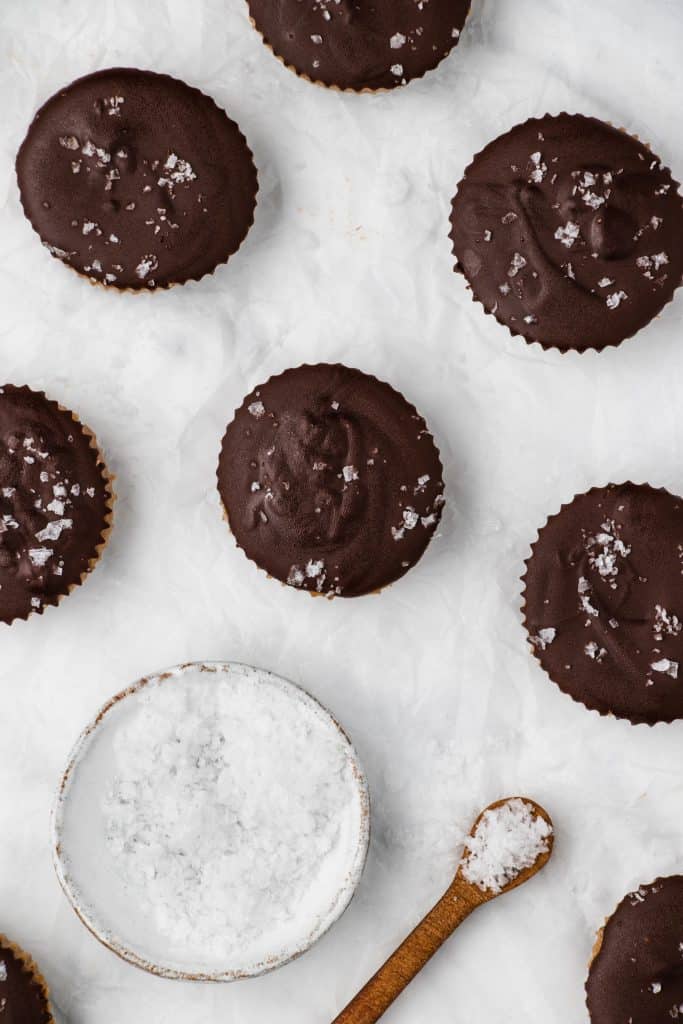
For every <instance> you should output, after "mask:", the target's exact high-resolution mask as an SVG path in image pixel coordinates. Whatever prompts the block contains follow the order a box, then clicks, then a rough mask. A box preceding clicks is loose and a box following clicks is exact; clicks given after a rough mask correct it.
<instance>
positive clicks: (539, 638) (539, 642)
mask: <svg viewBox="0 0 683 1024" xmlns="http://www.w3.org/2000/svg"><path fill="white" fill-rule="evenodd" d="M556 636H557V630H556V629H554V628H553V626H544V628H543V629H539V631H538V633H537V634H536V636H532V637H531V643H532V644H533V646H534V647H538V648H539V650H541V651H544V650H545V649H546V647H548V646H549V644H551V643H552V642H553V640H554V639H555V637H556Z"/></svg>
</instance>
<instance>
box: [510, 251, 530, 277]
mask: <svg viewBox="0 0 683 1024" xmlns="http://www.w3.org/2000/svg"><path fill="white" fill-rule="evenodd" d="M525 266H526V260H525V258H524V257H523V256H522V254H521V253H519V252H516V253H513V256H512V260H511V261H510V267H509V269H508V277H516V276H517V274H518V273H519V272H520V270H523V268H524V267H525Z"/></svg>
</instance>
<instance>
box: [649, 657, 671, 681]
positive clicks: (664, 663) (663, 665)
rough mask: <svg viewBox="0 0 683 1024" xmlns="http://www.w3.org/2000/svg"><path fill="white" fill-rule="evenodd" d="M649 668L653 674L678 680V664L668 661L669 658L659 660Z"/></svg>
mask: <svg viewBox="0 0 683 1024" xmlns="http://www.w3.org/2000/svg"><path fill="white" fill-rule="evenodd" d="M650 668H651V669H652V671H653V672H661V673H663V674H664V675H667V676H671V678H672V679H677V678H678V662H677V661H670V659H669V658H660V659H659V661H654V662H652V664H651V665H650Z"/></svg>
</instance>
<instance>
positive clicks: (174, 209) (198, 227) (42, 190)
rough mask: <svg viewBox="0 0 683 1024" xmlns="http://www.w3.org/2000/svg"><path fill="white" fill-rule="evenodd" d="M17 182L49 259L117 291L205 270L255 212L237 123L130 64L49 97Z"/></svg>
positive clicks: (205, 100)
mask: <svg viewBox="0 0 683 1024" xmlns="http://www.w3.org/2000/svg"><path fill="white" fill-rule="evenodd" d="M17 178H18V181H19V189H20V192H21V201H22V204H23V207H24V212H25V213H26V216H27V217H28V219H29V220H30V222H31V224H32V225H33V227H34V229H35V230H36V231H37V232H38V234H39V235H40V237H41V239H42V241H43V244H44V245H45V246H46V247H47V248H48V249H49V251H50V252H51V253H52V254H53V255H54V256H58V257H59V258H60V259H62V260H63V261H64V262H65V263H68V264H69V265H70V266H71V267H73V268H74V269H75V270H77V271H79V273H81V274H86V275H87V276H88V277H90V278H92V279H94V280H96V281H99V282H100V283H102V284H105V285H110V286H112V287H114V288H133V289H142V288H155V287H157V286H161V287H166V286H168V285H171V284H179V283H182V282H184V281H187V280H189V279H191V278H192V279H197V278H200V277H202V275H204V274H208V273H211V272H212V271H213V270H214V269H215V267H216V266H217V265H218V264H219V263H224V262H225V261H226V260H227V259H228V257H229V256H231V255H232V254H233V253H234V252H236V251H237V249H238V248H239V246H240V244H241V242H242V240H243V239H244V237H245V235H246V234H247V231H248V230H249V227H250V225H251V223H252V221H253V216H254V207H255V205H256V191H257V181H256V170H255V168H254V163H253V160H252V156H251V153H250V151H249V148H248V146H247V143H246V141H245V139H244V136H243V135H242V134H241V132H240V130H239V128H238V127H237V125H236V124H235V123H234V122H233V121H231V120H230V119H229V118H228V117H227V115H226V114H225V112H224V111H223V110H221V109H220V108H219V107H217V106H216V104H215V103H214V102H213V100H212V99H210V98H209V97H208V96H205V95H204V94H203V93H201V92H199V90H198V89H193V88H191V87H190V86H189V85H185V83H184V82H181V81H178V79H175V78H170V77H169V76H168V75H157V74H154V73H152V72H151V71H137V70H135V69H133V68H114V69H112V70H108V71H98V72H97V73H96V74H93V75H88V76H86V77H85V78H79V79H78V80H77V81H75V82H73V83H72V84H71V85H70V86H68V87H67V88H65V89H62V90H60V92H58V93H56V94H55V95H54V96H53V97H52V98H51V99H49V100H48V101H47V103H45V105H44V106H43V107H41V109H40V110H39V111H38V113H37V114H36V116H35V118H34V120H33V123H32V124H31V126H30V128H29V130H28V134H27V136H26V139H25V140H24V142H23V143H22V146H21V149H20V150H19V155H18V156H17Z"/></svg>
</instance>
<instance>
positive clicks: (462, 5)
mask: <svg viewBox="0 0 683 1024" xmlns="http://www.w3.org/2000/svg"><path fill="white" fill-rule="evenodd" d="M248 3H249V10H250V12H251V16H252V19H253V21H254V24H255V25H256V28H257V29H258V30H259V32H260V33H261V35H262V36H263V38H264V40H265V42H266V43H267V44H268V45H269V46H270V47H271V48H272V49H273V51H274V52H275V53H276V54H277V56H278V57H281V58H282V60H284V62H285V64H288V65H290V67H293V68H294V69H295V70H296V71H298V72H299V74H302V75H306V76H307V77H308V78H310V79H312V80H313V81H314V82H320V83H322V84H323V85H332V86H337V87H338V88H340V89H353V90H356V91H360V90H362V89H393V88H395V87H396V86H397V85H405V83H406V82H408V81H410V79H411V78H419V77H420V76H421V75H423V74H424V73H425V71H429V70H430V69H431V68H435V67H436V65H437V64H438V63H439V62H440V61H441V60H443V58H444V57H447V56H448V54H449V53H450V52H451V50H452V49H453V47H454V46H456V45H457V43H458V39H459V38H460V32H461V30H462V27H463V25H464V24H465V20H466V18H467V14H468V12H469V9H470V0H423V2H417V0H370V2H368V0H248Z"/></svg>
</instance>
